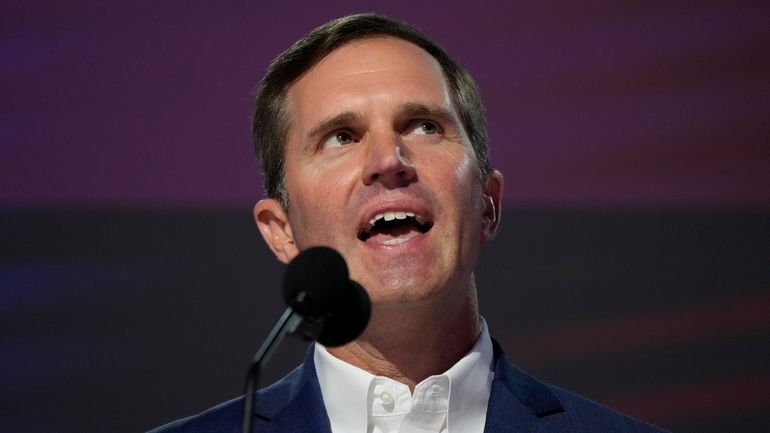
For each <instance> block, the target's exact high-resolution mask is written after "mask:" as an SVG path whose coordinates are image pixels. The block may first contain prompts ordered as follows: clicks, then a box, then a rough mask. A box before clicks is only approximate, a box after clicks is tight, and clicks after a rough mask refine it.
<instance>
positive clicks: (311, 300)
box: [283, 247, 371, 347]
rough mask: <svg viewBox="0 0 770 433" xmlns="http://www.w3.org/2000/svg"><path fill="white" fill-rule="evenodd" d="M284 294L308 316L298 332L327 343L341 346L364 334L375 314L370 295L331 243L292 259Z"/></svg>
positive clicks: (300, 311)
mask: <svg viewBox="0 0 770 433" xmlns="http://www.w3.org/2000/svg"><path fill="white" fill-rule="evenodd" d="M283 298H284V300H285V301H286V304H287V305H288V306H289V308H291V309H292V310H293V311H294V312H295V313H297V314H299V315H300V316H302V317H303V318H304V320H303V322H302V323H301V324H300V325H299V327H298V329H297V330H296V331H295V333H299V335H301V336H303V337H305V338H308V339H313V340H315V341H318V342H319V343H321V344H323V345H324V346H331V347H333V346H341V345H343V344H346V343H348V342H350V341H352V340H354V339H355V338H356V337H358V336H359V335H361V332H363V331H364V328H366V324H367V323H368V322H369V317H370V315H371V302H370V301H369V296H368V295H367V294H366V291H365V290H364V288H363V287H361V285H360V284H358V283H357V282H355V281H353V280H351V279H350V277H349V274H348V266H347V264H346V263H345V259H344V258H342V255H340V253H338V252H337V251H335V250H333V249H331V248H328V247H313V248H309V249H307V250H305V251H303V252H301V253H300V254H299V255H297V257H296V258H294V260H292V261H291V263H289V265H288V266H287V267H286V273H285V274H284V277H283Z"/></svg>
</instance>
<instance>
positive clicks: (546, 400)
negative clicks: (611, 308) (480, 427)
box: [484, 340, 569, 433]
mask: <svg viewBox="0 0 770 433" xmlns="http://www.w3.org/2000/svg"><path fill="white" fill-rule="evenodd" d="M492 343H493V345H494V349H495V377H494V380H493V381H492V391H491V393H490V396H489V406H488V408H487V420H486V424H485V426H484V433H498V432H499V433H506V432H511V433H513V432H517V433H532V432H543V433H545V432H551V431H557V430H556V427H559V429H558V431H569V430H567V429H565V427H566V426H564V425H562V424H563V422H564V417H563V416H558V414H560V413H562V412H564V408H563V407H562V405H561V403H560V402H559V400H558V399H557V398H556V396H555V395H554V393H553V392H551V390H550V389H549V388H548V387H547V386H546V385H545V384H543V383H542V382H540V381H538V380H537V379H535V378H533V377H532V376H529V375H528V374H526V373H524V372H523V371H521V370H520V369H519V368H517V367H516V366H514V365H513V364H511V363H510V361H508V357H506V356H505V353H503V351H502V349H501V348H500V345H499V344H498V343H497V341H494V340H493V341H492Z"/></svg>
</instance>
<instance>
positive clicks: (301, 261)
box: [241, 247, 371, 433]
mask: <svg viewBox="0 0 770 433" xmlns="http://www.w3.org/2000/svg"><path fill="white" fill-rule="evenodd" d="M283 297H284V300H285V301H286V304H288V307H287V308H286V311H284V313H283V315H282V316H281V318H280V319H278V322H277V323H276V324H275V326H274V327H273V329H272V331H270V334H269V335H268V336H267V339H266V340H265V341H264V342H263V343H262V346H260V348H259V351H257V354H256V355H254V358H253V359H252V361H251V364H250V365H249V370H248V372H247V374H246V390H245V393H244V399H243V424H242V429H241V431H242V432H243V433H251V423H252V416H251V412H252V408H253V407H254V399H255V390H256V387H257V381H258V378H259V372H260V370H261V369H262V364H263V363H266V362H267V360H268V359H269V358H270V355H271V354H272V353H273V351H274V350H275V348H276V347H278V344H279V343H280V342H281V340H283V337H285V336H286V334H293V335H299V336H300V337H303V338H305V339H312V340H316V341H318V342H319V343H321V344H323V345H324V346H330V347H333V346H342V345H343V344H346V343H348V342H350V341H353V340H354V339H355V338H356V337H358V336H359V335H361V333H362V332H363V331H364V329H365V328H366V325H367V323H369V317H370V316H371V301H370V300H369V295H367V294H366V290H364V288H363V287H361V285H360V284H358V283H356V282H355V281H353V280H351V279H350V276H349V273H348V266H347V264H346V263H345V259H344V258H343V257H342V255H340V253H338V252H337V251H335V250H333V249H331V248H329V247H313V248H308V249H306V250H304V251H302V252H301V253H299V254H298V255H297V257H295V258H294V260H292V261H291V262H290V263H289V265H288V266H287V267H286V272H285V273H284V276H283Z"/></svg>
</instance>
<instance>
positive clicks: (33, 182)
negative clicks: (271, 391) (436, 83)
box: [0, 0, 770, 433]
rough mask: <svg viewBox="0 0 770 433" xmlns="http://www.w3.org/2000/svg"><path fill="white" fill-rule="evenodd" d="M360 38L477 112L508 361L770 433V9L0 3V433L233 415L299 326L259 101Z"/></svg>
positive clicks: (665, 417)
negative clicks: (346, 25) (300, 41)
mask: <svg viewBox="0 0 770 433" xmlns="http://www.w3.org/2000/svg"><path fill="white" fill-rule="evenodd" d="M361 11H377V12H381V13H385V14H391V15H394V16H397V17H400V18H402V19H405V20H407V21H409V22H411V23H413V24H415V25H417V26H419V27H420V28H422V29H423V30H424V31H425V32H427V33H428V34H429V35H431V36H432V37H434V38H435V39H436V40H437V41H439V42H440V43H441V44H442V45H443V46H444V47H445V48H446V49H447V50H448V51H449V52H450V54H452V55H453V56H455V57H456V58H458V59H459V60H460V61H461V62H462V63H464V64H465V65H466V66H467V67H468V68H469V69H470V70H471V72H472V74H473V75H474V76H475V77H476V79H477V81H478V83H479V85H480V87H481V91H482V96H483V97H484V100H485V102H486V105H487V108H488V117H489V121H490V133H491V139H492V160H493V164H494V165H495V166H496V167H498V168H500V169H501V170H502V171H503V173H504V174H505V177H506V189H505V203H504V217H503V222H502V231H501V233H500V235H499V236H498V238H497V239H495V241H494V242H492V243H491V244H490V245H488V246H487V247H486V248H484V249H483V250H482V253H481V257H480V260H479V265H478V273H477V277H478V282H479V287H480V303H481V309H482V312H483V314H484V316H485V317H486V319H487V321H488V322H489V324H490V327H491V329H492V332H493V334H494V335H495V336H496V338H498V339H499V340H500V342H501V343H502V344H503V346H504V347H505V348H506V350H507V351H508V354H509V356H510V357H511V358H512V359H513V360H514V361H515V362H517V363H518V364H519V365H520V366H522V367H523V368H525V369H526V370H528V371H531V372H532V373H534V374H535V375H537V376H538V377H540V378H543V379H544V380H547V381H550V382H553V383H556V384H558V385H561V386H564V387H566V388H569V389H572V390H575V391H577V392H579V393H581V394H584V395H587V396H589V397H590V398H593V399H596V400H598V401H600V402H603V403H606V404H609V405H611V406H613V407H616V408H619V409H621V410H623V411H626V412H628V413H630V414H632V415H635V416H638V417H641V418H644V419H647V420H650V421H653V422H656V423H659V424H661V425H663V426H665V427H668V428H670V429H671V430H673V431H677V432H681V433H685V432H699V433H704V432H705V433H710V432H714V433H716V432H720V433H722V432H725V431H741V432H743V433H759V432H765V431H766V430H767V428H766V426H767V425H768V424H770V367H768V366H770V350H768V347H770V346H769V345H768V344H767V342H768V341H770V265H769V264H770V120H768V119H770V79H768V77H770V55H768V52H769V51H770V49H769V48H768V47H770V25H769V24H768V23H770V5H768V4H767V2H761V1H744V2H740V3H739V2H729V1H689V2H688V1H653V2H644V3H640V2H632V1H625V2H617V1H615V2H611V1H553V2H529V3H523V2H513V3H512V2H502V1H501V2H473V3H471V2H467V3H448V2H439V1H431V2H422V3H417V2H401V3H396V2H393V1H391V2H385V1H381V2H369V3H366V4H364V3H361V2H353V1H348V2H344V1H341V0H335V1H333V2H323V3H309V2H308V3H300V2H295V1H283V2H272V3H263V4H260V3H258V2H248V1H239V2H204V1H188V2H181V1H174V2H171V1H168V2H150V1H144V0H142V1H132V2H104V1H96V0H94V1H80V2H54V1H21V0H19V1H9V0H0V100H2V104H0V110H1V111H0V389H1V390H2V393H0V431H3V432H5V431H9V432H11V431H12V432H19V433H33V432H46V433H51V432H63V433H64V432H67V433H69V432H77V433H90V432H94V433H95V432H103V431H112V432H130V431H142V430H145V429H148V428H150V427H152V426H155V425H158V424H160V423H163V422H167V421H169V420H171V419H174V418H179V417H182V416H185V415H190V414H193V413H195V412H198V411H200V410H203V409H205V408H206V407H209V406H211V405H212V404H214V403H216V402H219V401H222V400H225V399H228V398H230V397H233V396H235V395H237V394H238V393H239V392H240V391H241V381H242V377H243V372H244V371H245V367H246V363H247V361H248V359H250V357H251V356H252V354H253V353H254V352H255V350H256V348H257V347H258V344H259V342H260V341H261V340H262V339H263V338H264V337H265V334H266V333H267V331H268V330H269V328H270V326H272V324H273V322H274V321H275V320H276V319H277V318H278V315H279V314H280V311H282V308H283V305H282V302H281V300H280V299H279V291H278V287H279V285H280V280H281V274H282V267H281V266H279V265H278V263H277V262H276V261H275V259H274V258H273V257H272V256H271V254H270V252H269V251H268V250H267V248H266V247H264V245H262V242H261V239H259V235H258V233H257V231H256V229H255V226H254V223H253V222H252V221H251V215H250V211H251V207H252V205H253V203H254V202H255V201H256V200H257V199H258V198H260V197H261V186H260V185H261V181H260V178H259V175H258V172H257V171H256V169H255V168H256V162H255V159H254V157H253V154H252V150H251V144H250V139H249V131H250V121H249V116H250V112H251V104H252V102H251V100H252V96H251V95H250V92H251V90H252V89H253V88H254V86H255V85H256V83H257V81H258V80H259V79H260V78H261V76H262V73H263V71H264V69H265V68H266V66H267V64H268V63H269V61H270V59H272V58H273V57H275V56H276V55H278V54H279V53H280V52H281V51H282V50H283V49H285V48H286V47H287V46H288V45H289V44H290V43H292V42H293V41H294V40H296V39H297V38H299V37H300V36H302V35H303V34H304V33H305V32H307V31H308V30H309V29H311V28H313V27H315V26H317V25H319V24H321V23H323V22H325V21H326V20H328V19H331V18H334V17H337V16H340V15H344V14H347V13H352V12H361ZM303 350H304V344H303V343H301V342H288V343H287V346H286V347H282V349H281V351H279V352H278V353H277V354H276V355H275V357H274V359H273V361H272V362H271V365H270V368H269V370H268V371H267V372H266V373H265V377H264V383H267V382H269V381H271V380H274V379H276V378H278V377H280V375H281V374H284V373H285V372H287V371H289V370H290V369H291V368H292V367H293V366H295V365H296V364H297V362H298V360H299V359H301V356H302V352H303Z"/></svg>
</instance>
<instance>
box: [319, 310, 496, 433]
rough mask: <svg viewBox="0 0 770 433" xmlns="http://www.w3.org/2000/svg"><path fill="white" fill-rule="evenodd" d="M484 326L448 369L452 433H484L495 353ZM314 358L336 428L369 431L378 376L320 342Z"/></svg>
mask: <svg viewBox="0 0 770 433" xmlns="http://www.w3.org/2000/svg"><path fill="white" fill-rule="evenodd" d="M481 325H482V326H481V334H480V335H479V337H478V338H477V339H476V343H475V344H474V345H473V347H472V348H471V350H470V351H469V352H468V353H467V354H466V355H465V356H464V357H463V358H461V359H460V360H459V361H457V363H456V364H455V365H453V366H452V367H451V368H450V369H449V370H447V371H446V372H444V375H445V376H447V377H448V378H449V383H450V388H449V389H450V390H449V414H448V419H447V427H448V430H449V432H451V433H465V432H472V431H478V432H481V431H482V430H483V427H484V421H485V419H486V413H487V404H488V402H489V394H490V391H491V389H492V378H493V375H494V372H493V368H492V363H493V359H494V355H493V348H492V339H491V338H490V336H489V331H488V329H487V324H486V321H484V319H483V318H482V319H481ZM313 360H314V362H315V366H316V372H317V375H318V383H319V385H320V386H321V394H322V396H323V401H324V405H325V406H326V412H327V414H328V415H329V420H330V422H331V425H332V431H335V432H362V431H367V429H368V416H369V408H368V393H369V386H370V384H371V383H372V381H373V380H374V378H375V376H374V375H373V374H371V373H369V372H367V371H365V370H362V369H360V368H358V367H355V366H353V365H351V364H348V363H346V362H344V361H342V360H340V359H338V358H335V357H334V356H332V355H331V354H330V353H329V352H328V351H327V350H326V348H325V347H323V346H322V345H320V344H316V345H315V352H314V354H313ZM479 426H480V428H479Z"/></svg>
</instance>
